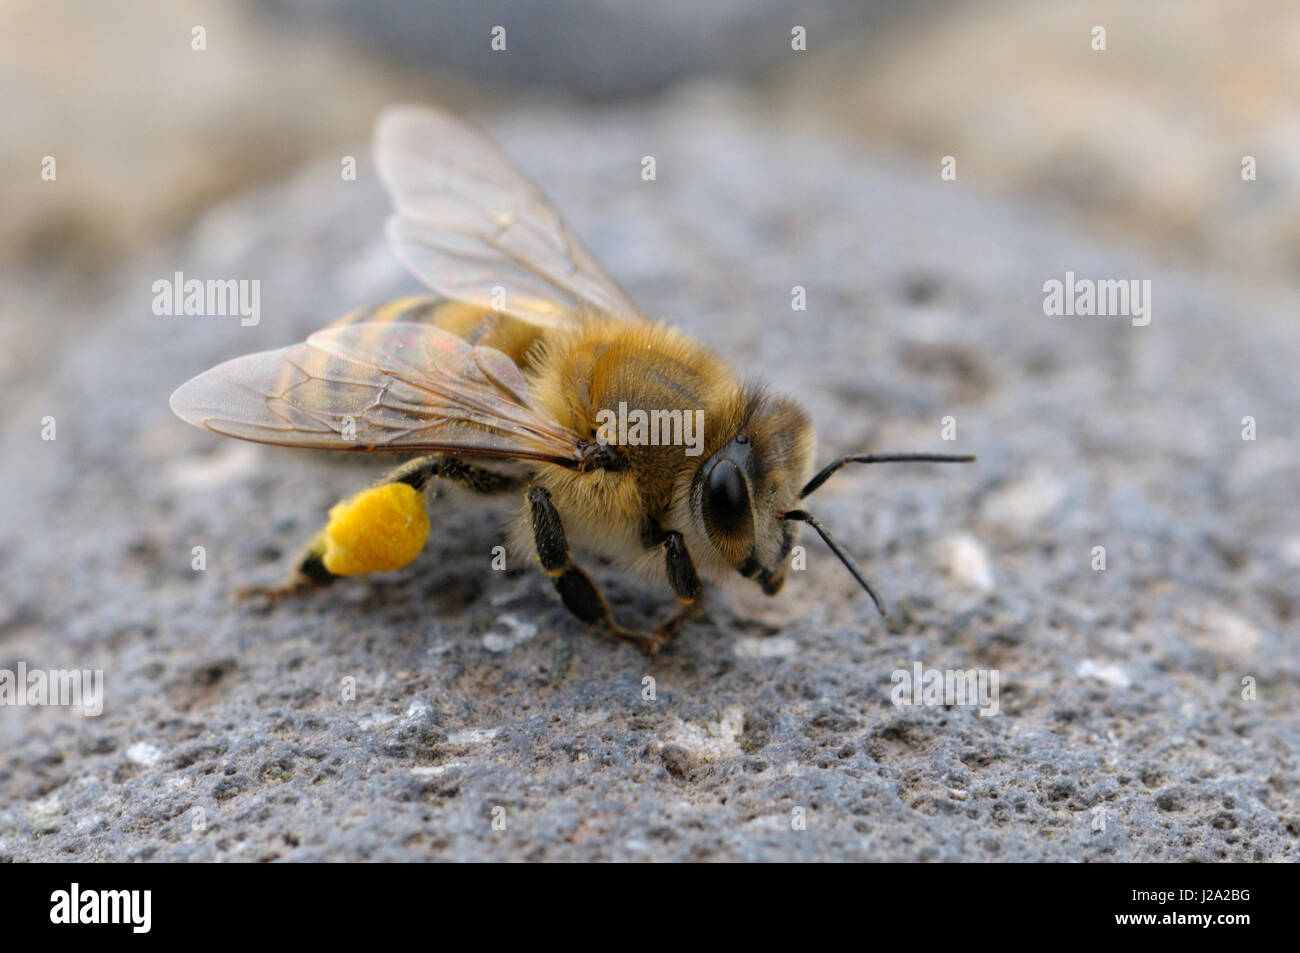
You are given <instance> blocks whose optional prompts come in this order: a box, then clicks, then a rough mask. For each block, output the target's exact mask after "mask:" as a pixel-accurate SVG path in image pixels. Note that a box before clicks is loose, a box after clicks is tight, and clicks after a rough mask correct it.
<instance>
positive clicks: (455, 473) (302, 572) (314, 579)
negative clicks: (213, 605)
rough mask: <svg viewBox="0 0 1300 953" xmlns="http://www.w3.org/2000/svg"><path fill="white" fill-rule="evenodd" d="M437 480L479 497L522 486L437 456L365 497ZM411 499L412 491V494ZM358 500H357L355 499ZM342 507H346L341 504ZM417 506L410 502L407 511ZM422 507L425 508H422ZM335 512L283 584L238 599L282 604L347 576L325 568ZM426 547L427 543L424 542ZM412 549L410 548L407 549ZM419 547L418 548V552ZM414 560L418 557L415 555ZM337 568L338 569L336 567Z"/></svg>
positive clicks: (244, 592)
mask: <svg viewBox="0 0 1300 953" xmlns="http://www.w3.org/2000/svg"><path fill="white" fill-rule="evenodd" d="M434 477H438V478H440V479H444V480H450V481H451V482H453V483H457V484H460V485H461V486H464V487H466V488H468V489H470V490H473V491H474V492H476V493H500V492H503V491H505V490H509V489H512V488H514V487H517V486H519V482H520V481H519V479H518V478H516V477H512V476H508V475H505V474H501V473H496V472H494V471H492V470H485V469H483V468H481V467H476V466H474V465H473V464H469V463H465V462H463V461H461V460H458V459H456V458H454V457H448V456H443V455H441V454H434V455H432V456H427V457H420V458H418V459H416V460H408V461H407V462H406V463H404V464H402V465H401V466H399V467H398V468H397V469H395V470H393V471H392V472H390V473H389V474H388V475H387V476H385V477H384V478H383V479H382V480H380V481H379V482H378V483H377V484H375V486H373V487H372V488H371V489H370V490H367V491H363V492H364V493H372V494H373V493H374V491H377V490H378V491H382V490H383V488H385V487H388V486H392V485H393V484H398V483H404V484H406V485H407V486H409V487H411V488H412V489H414V490H416V491H417V492H419V493H421V494H422V493H423V492H424V490H425V489H426V487H428V485H429V481H430V480H431V479H433V478H434ZM408 495H409V491H408ZM354 499H355V498H354ZM340 505H342V504H340ZM412 505H417V504H413V503H410V502H408V503H407V507H408V508H409V507H410V506H412ZM418 505H421V506H422V504H418ZM336 510H337V507H336V508H335V510H331V521H330V524H329V525H328V526H326V528H325V529H322V530H321V531H320V532H319V533H317V534H316V535H315V536H313V537H312V539H311V541H310V542H308V543H307V545H306V546H304V547H303V548H302V549H301V550H300V551H299V553H298V555H297V557H296V558H295V559H294V563H293V569H291V570H290V571H289V574H288V575H287V576H285V578H284V579H283V580H281V581H280V582H279V583H276V584H275V585H273V586H260V587H249V588H246V589H241V590H239V592H238V593H236V595H237V596H238V598H240V599H247V598H249V597H253V596H260V597H262V598H265V599H270V600H278V599H282V598H284V597H286V596H290V595H295V594H297V593H300V592H304V591H306V590H308V589H318V588H320V587H321V586H327V585H329V584H330V583H332V582H333V581H334V580H336V579H338V578H340V577H341V576H342V575H344V574H343V573H333V572H330V570H329V569H327V568H326V566H325V556H326V552H327V551H328V549H329V543H330V532H331V529H332V527H333V526H334V513H335V512H336ZM420 545H421V546H422V545H423V540H421V541H420ZM407 548H408V549H409V548H410V547H407ZM418 549H419V547H416V551H417V552H418ZM412 558H414V556H413V555H412ZM334 568H336V569H337V568H338V566H335V567H334ZM388 568H395V567H391V566H384V567H377V568H376V569H374V570H366V569H364V568H363V567H361V568H357V569H356V570H355V571H350V572H348V573H346V574H347V575H355V574H358V573H360V572H366V571H375V572H382V571H385V569H388Z"/></svg>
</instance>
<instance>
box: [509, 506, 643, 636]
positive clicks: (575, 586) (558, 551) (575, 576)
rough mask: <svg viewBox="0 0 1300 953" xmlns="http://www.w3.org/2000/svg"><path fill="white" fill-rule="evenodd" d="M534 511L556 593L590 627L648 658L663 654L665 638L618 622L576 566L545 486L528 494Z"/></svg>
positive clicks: (542, 557)
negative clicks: (661, 647)
mask: <svg viewBox="0 0 1300 953" xmlns="http://www.w3.org/2000/svg"><path fill="white" fill-rule="evenodd" d="M528 503H529V506H530V508H531V511H532V524H533V544H534V545H535V546H536V547H537V559H538V561H539V562H540V563H541V564H542V570H543V571H544V572H545V573H546V574H547V575H548V576H550V577H551V581H552V583H554V585H555V591H556V592H558V593H559V594H560V598H561V599H562V600H564V605H565V606H566V607H567V608H568V610H569V611H570V612H572V613H573V614H574V615H576V616H577V617H578V618H579V619H581V620H582V621H583V622H585V623H586V624H587V625H590V626H593V627H595V628H597V629H599V630H600V631H601V632H604V633H605V634H606V635H608V636H610V637H611V638H614V639H617V640H619V641H620V642H628V643H631V644H632V645H635V646H636V647H637V648H638V649H640V650H641V651H642V652H644V653H645V654H646V655H652V654H654V653H655V652H657V651H659V648H660V646H661V645H662V643H663V639H662V637H660V636H658V635H649V634H646V633H642V632H633V631H631V630H629V629H625V628H623V627H622V626H621V625H619V624H618V623H617V622H615V621H614V614H613V612H611V611H610V608H609V603H608V602H606V601H605V597H604V596H603V595H601V594H600V590H599V589H597V588H596V584H595V583H594V582H592V581H591V577H590V576H588V575H587V574H586V572H584V571H583V570H582V569H580V568H579V567H578V566H575V565H574V564H573V558H572V556H571V555H570V553H569V543H568V541H567V540H566V539H565V538H564V524H563V523H562V522H561V521H560V514H559V513H558V512H557V511H556V509H555V504H554V503H553V502H552V501H551V494H550V493H549V492H547V491H546V490H545V489H543V488H542V487H539V486H537V487H533V488H532V489H531V490H529V491H528Z"/></svg>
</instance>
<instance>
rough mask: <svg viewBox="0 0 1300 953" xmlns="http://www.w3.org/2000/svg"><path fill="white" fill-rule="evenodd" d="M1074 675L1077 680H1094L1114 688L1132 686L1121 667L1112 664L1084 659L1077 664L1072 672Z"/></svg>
mask: <svg viewBox="0 0 1300 953" xmlns="http://www.w3.org/2000/svg"><path fill="white" fill-rule="evenodd" d="M1074 674H1075V675H1077V676H1079V678H1095V679H1097V681H1099V682H1105V683H1106V684H1107V685H1113V686H1115V687H1116V688H1128V687H1129V686H1130V685H1132V684H1133V680H1132V679H1131V678H1129V674H1128V672H1126V671H1125V670H1124V668H1123V666H1121V665H1117V664H1115V663H1114V662H1094V661H1093V660H1092V659H1090V658H1088V659H1084V660H1083V661H1082V662H1080V663H1079V667H1078V668H1076V669H1075V670H1074Z"/></svg>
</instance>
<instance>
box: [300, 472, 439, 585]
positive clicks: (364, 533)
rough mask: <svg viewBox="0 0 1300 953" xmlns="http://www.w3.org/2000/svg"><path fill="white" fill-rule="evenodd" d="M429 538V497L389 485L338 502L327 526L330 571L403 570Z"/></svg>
mask: <svg viewBox="0 0 1300 953" xmlns="http://www.w3.org/2000/svg"><path fill="white" fill-rule="evenodd" d="M428 538H429V515H428V514H427V513H426V512H425V511H424V497H423V495H422V494H421V493H420V492H419V491H418V490H416V489H415V488H414V487H412V486H410V485H408V484H406V483H386V484H384V485H383V486H377V487H374V488H373V489H369V490H364V491H362V492H361V493H358V494H357V495H356V496H353V497H350V498H349V499H346V500H343V501H342V502H339V503H336V504H335V505H334V506H333V508H332V509H331V510H330V521H329V524H328V525H326V527H325V554H324V556H323V557H322V561H323V562H324V563H325V568H326V569H328V570H329V571H330V572H332V573H334V575H336V576H355V575H358V574H360V573H368V572H392V571H393V570H394V569H401V568H402V567H403V566H405V565H406V564H407V563H409V562H410V561H411V560H412V559H414V558H415V557H416V556H418V555H419V554H420V550H421V549H423V548H424V543H425V540H427V539H428Z"/></svg>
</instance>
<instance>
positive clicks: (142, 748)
mask: <svg viewBox="0 0 1300 953" xmlns="http://www.w3.org/2000/svg"><path fill="white" fill-rule="evenodd" d="M162 755H163V753H162V749H161V748H159V747H158V746H157V745H151V744H149V742H147V741H137V742H136V743H135V744H133V745H131V747H129V748H127V749H126V759H127V760H128V761H131V762H133V763H135V764H142V765H144V766H146V767H148V766H150V765H154V764H157V763H158V761H159V759H161V758H162Z"/></svg>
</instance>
